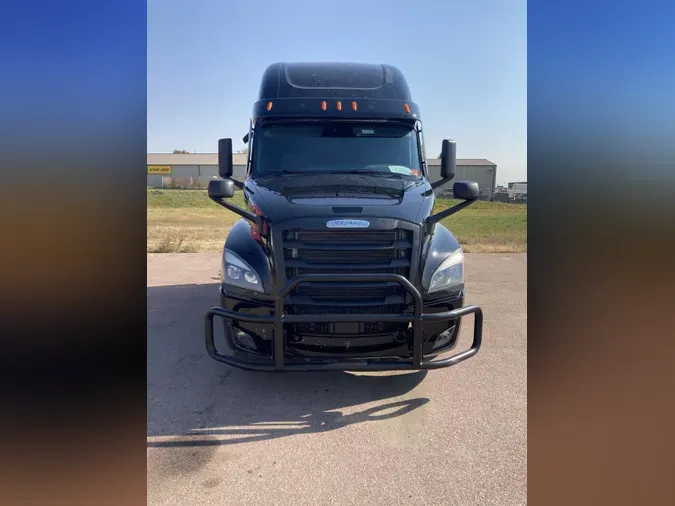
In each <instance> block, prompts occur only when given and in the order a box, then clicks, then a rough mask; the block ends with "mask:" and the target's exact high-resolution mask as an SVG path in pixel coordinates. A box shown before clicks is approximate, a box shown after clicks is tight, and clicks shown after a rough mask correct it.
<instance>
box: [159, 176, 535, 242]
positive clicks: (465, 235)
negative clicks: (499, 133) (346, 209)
mask: <svg viewBox="0 0 675 506" xmlns="http://www.w3.org/2000/svg"><path fill="white" fill-rule="evenodd" d="M147 197H148V210H147V217H148V252H156V253H169V252H178V253H180V252H202V251H204V252H218V251H220V250H221V249H222V247H223V242H224V240H225V238H226V237H227V232H228V231H229V229H230V228H231V227H232V225H233V224H234V223H235V222H236V221H237V220H238V219H239V216H237V215H236V214H234V213H232V212H230V211H227V210H226V209H223V208H222V207H221V206H219V205H218V204H216V203H215V202H213V201H211V200H210V199H209V198H208V197H207V195H206V191H205V190H154V189H148V193H147ZM231 202H232V203H233V204H236V205H239V206H242V205H243V203H244V201H243V196H242V193H241V192H240V191H237V193H236V194H235V197H234V198H233V199H231ZM457 202H458V201H453V200H449V199H438V200H437V201H436V206H435V211H440V210H442V209H446V208H448V207H451V206H452V205H454V204H455V203H457ZM441 223H442V224H443V225H445V226H446V227H447V228H448V229H449V230H450V231H452V233H453V234H454V235H455V237H456V238H457V240H458V241H459V242H460V244H461V245H462V248H463V249H464V251H466V252H495V253H503V252H524V251H527V205H522V204H504V203H501V202H482V201H478V202H475V203H473V204H472V205H470V206H469V207H467V208H465V209H463V210H461V211H459V212H458V213H456V214H454V215H452V216H450V217H448V218H445V219H444V220H443V221H442V222H441Z"/></svg>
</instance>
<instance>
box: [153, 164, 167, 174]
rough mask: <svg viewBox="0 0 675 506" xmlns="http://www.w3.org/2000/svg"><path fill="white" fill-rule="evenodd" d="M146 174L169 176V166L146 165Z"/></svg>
mask: <svg viewBox="0 0 675 506" xmlns="http://www.w3.org/2000/svg"><path fill="white" fill-rule="evenodd" d="M148 174H171V166H169V165H148Z"/></svg>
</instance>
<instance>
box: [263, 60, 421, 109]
mask: <svg viewBox="0 0 675 506" xmlns="http://www.w3.org/2000/svg"><path fill="white" fill-rule="evenodd" d="M289 99H290V100H289ZM292 99H296V100H292ZM324 101H325V102H324ZM336 101H344V103H345V107H344V108H343V107H342V105H340V106H339V107H340V109H338V110H339V111H344V113H342V114H339V116H341V117H344V115H345V114H349V113H353V114H349V115H350V116H353V117H354V116H363V115H366V116H374V117H375V116H384V117H392V116H394V117H398V116H400V117H408V118H419V112H418V108H417V105H416V104H414V103H413V102H412V96H411V94H410V88H409V87H408V82H407V81H406V79H405V76H404V75H403V73H402V72H401V71H400V70H399V69H398V68H397V67H395V66H393V65H389V64H373V63H353V62H352V63H350V62H295V63H292V62H278V63H273V64H272V65H269V66H268V67H267V68H266V69H265V71H264V73H263V76H262V80H261V83H260V89H259V91H258V101H257V102H256V104H255V106H254V117H260V116H277V115H293V116H297V115H310V116H316V115H323V116H326V113H327V112H330V111H333V112H335V110H336V104H337V102H336ZM334 102H335V103H334ZM354 103H356V106H354ZM317 104H322V105H321V107H323V108H324V109H323V111H326V113H324V114H320V113H321V111H320V110H319V109H318V105H317ZM323 104H325V105H323ZM404 104H405V109H404ZM336 114H337V113H336Z"/></svg>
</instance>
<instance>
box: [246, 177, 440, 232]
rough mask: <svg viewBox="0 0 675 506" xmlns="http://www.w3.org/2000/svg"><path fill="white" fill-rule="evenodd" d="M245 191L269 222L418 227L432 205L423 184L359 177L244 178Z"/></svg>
mask: <svg viewBox="0 0 675 506" xmlns="http://www.w3.org/2000/svg"><path fill="white" fill-rule="evenodd" d="M246 192H247V194H248V196H249V198H250V200H251V202H252V203H253V204H255V205H256V206H257V207H258V208H259V209H260V210H261V211H262V213H263V215H264V216H265V217H266V218H267V219H268V220H269V221H270V222H271V223H272V224H274V223H279V222H282V221H286V220H291V219H296V218H304V217H317V216H326V217H332V218H337V219H339V218H358V217H359V216H362V217H372V218H375V217H378V218H391V219H398V220H403V221H408V222H412V223H421V222H422V220H424V218H426V217H427V216H429V214H430V213H431V209H432V207H433V201H434V198H433V190H432V189H431V186H430V185H429V183H428V182H427V181H426V180H423V179H415V180H413V179H403V178H400V179H399V178H388V177H384V176H371V175H364V174H302V175H288V176H278V177H267V178H258V179H255V180H253V179H249V180H248V181H247V182H246Z"/></svg>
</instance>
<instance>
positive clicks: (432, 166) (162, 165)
mask: <svg viewBox="0 0 675 506" xmlns="http://www.w3.org/2000/svg"><path fill="white" fill-rule="evenodd" d="M247 156H248V155H246V154H244V153H235V154H233V155H232V163H233V165H234V175H233V177H234V178H235V179H239V180H241V181H243V180H244V177H245V174H246V160H247ZM427 166H428V167H429V172H430V177H431V180H432V181H437V180H438V179H440V173H441V161H440V160H439V159H437V158H430V159H428V160H427ZM217 175H218V155H217V154H216V153H204V154H200V153H185V154H173V153H148V175H147V177H148V187H150V188H162V187H166V186H167V185H168V184H169V183H170V180H171V179H173V178H175V179H177V180H190V181H193V182H194V183H197V182H198V183H199V184H201V185H204V186H205V185H207V184H208V180H209V179H211V178H212V177H213V176H217ZM455 180H457V181H476V182H477V183H478V186H479V188H480V198H481V199H486V200H492V197H493V195H494V190H495V184H496V181H497V165H495V164H494V163H492V162H491V161H489V160H485V159H466V158H458V159H457V171H456V173H455ZM451 190H452V182H450V183H449V184H446V185H444V186H443V187H442V188H439V189H438V190H437V191H438V192H444V193H445V192H448V191H451Z"/></svg>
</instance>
